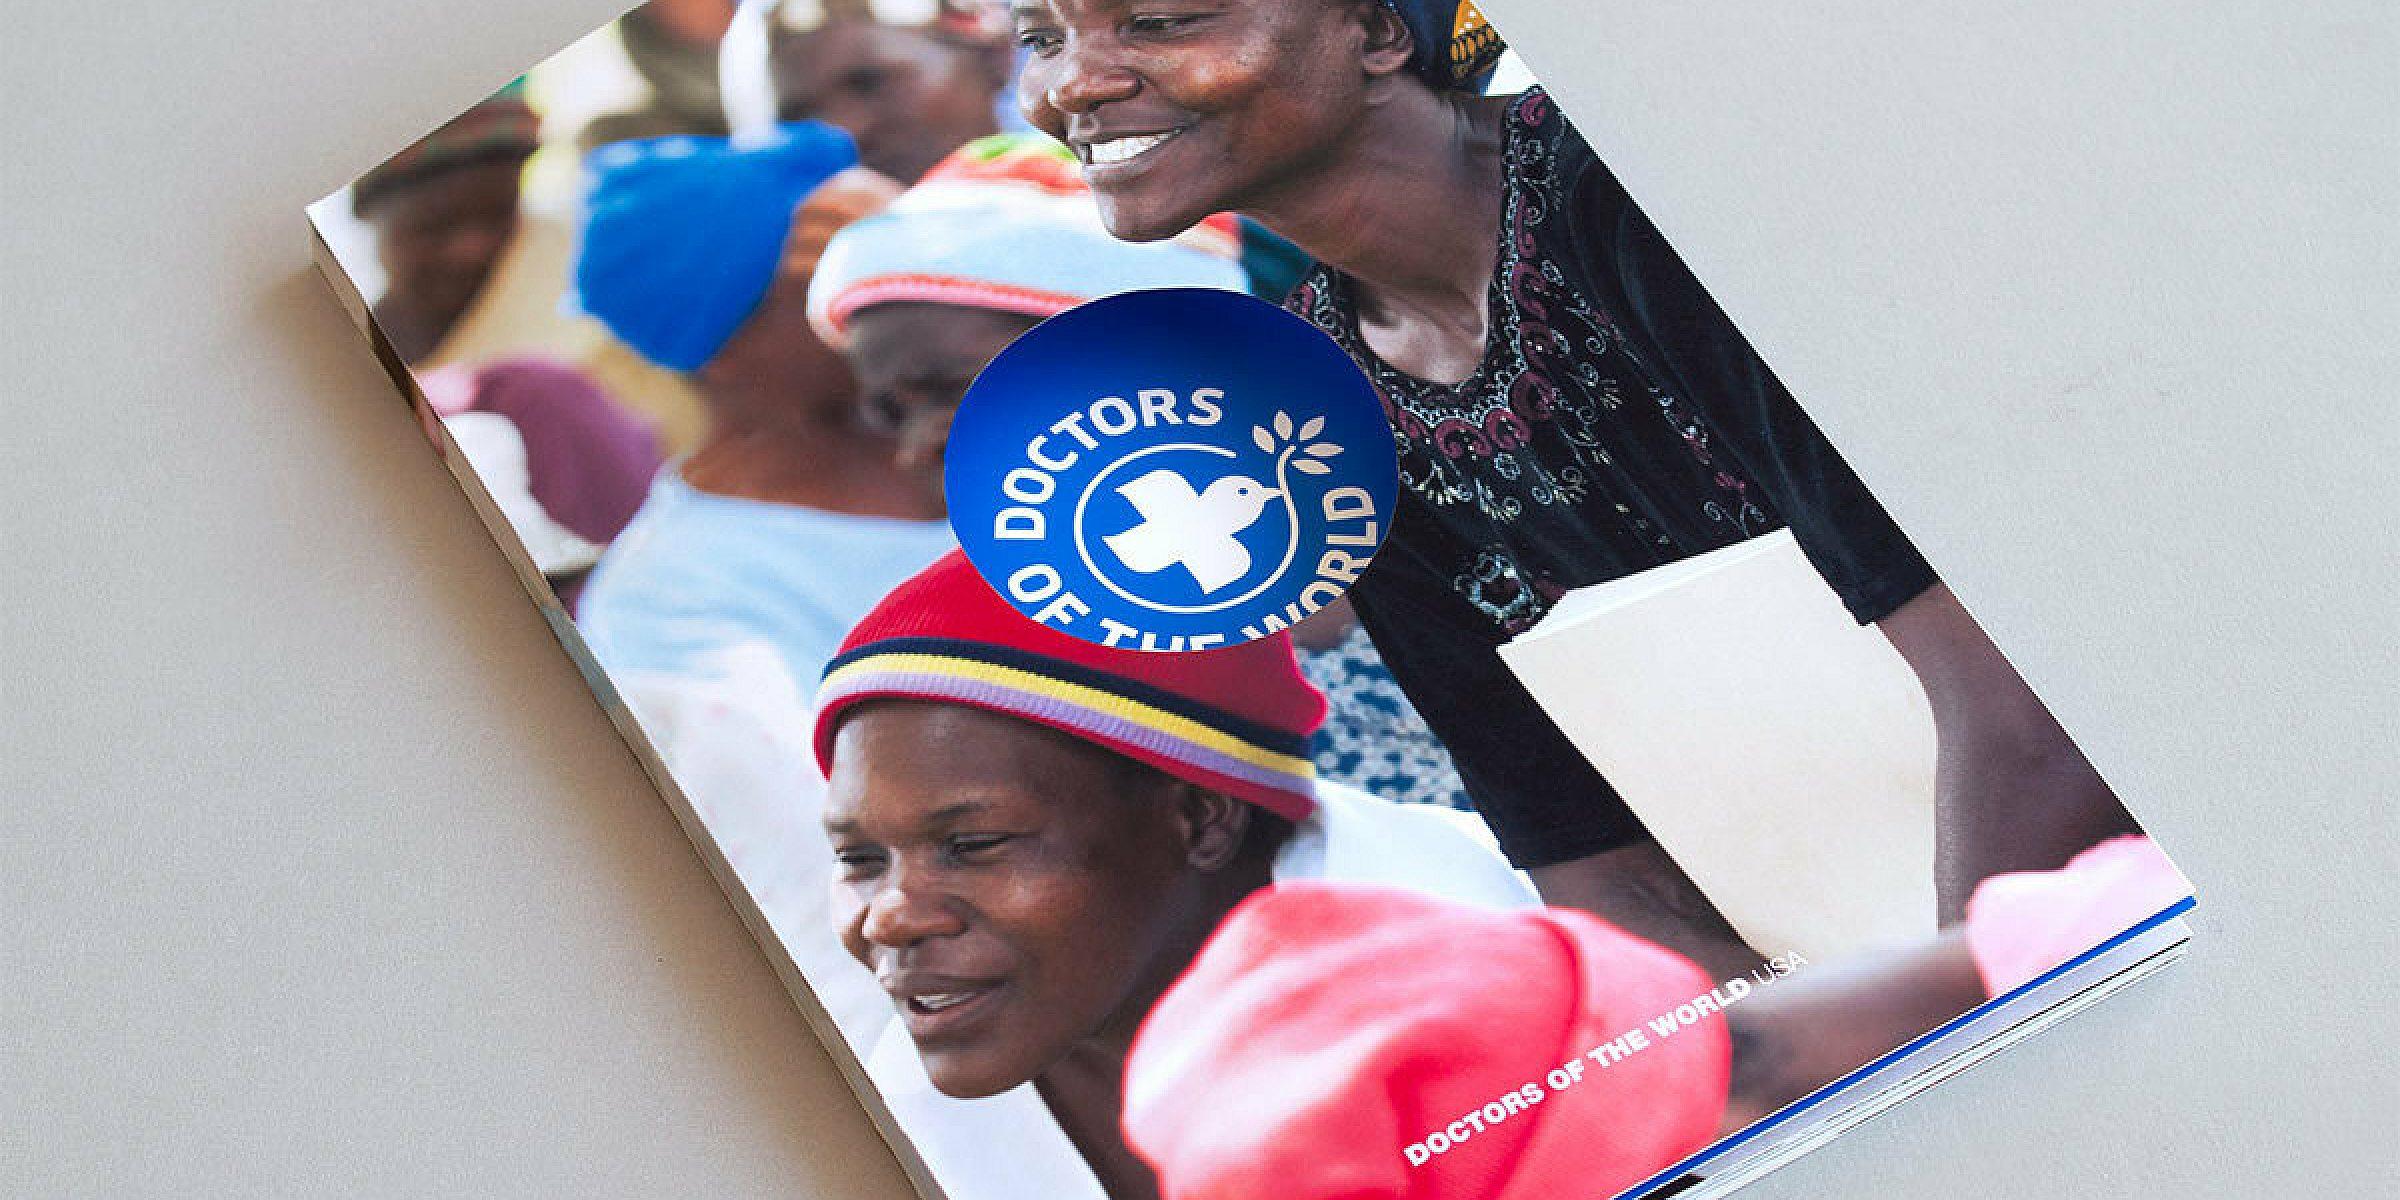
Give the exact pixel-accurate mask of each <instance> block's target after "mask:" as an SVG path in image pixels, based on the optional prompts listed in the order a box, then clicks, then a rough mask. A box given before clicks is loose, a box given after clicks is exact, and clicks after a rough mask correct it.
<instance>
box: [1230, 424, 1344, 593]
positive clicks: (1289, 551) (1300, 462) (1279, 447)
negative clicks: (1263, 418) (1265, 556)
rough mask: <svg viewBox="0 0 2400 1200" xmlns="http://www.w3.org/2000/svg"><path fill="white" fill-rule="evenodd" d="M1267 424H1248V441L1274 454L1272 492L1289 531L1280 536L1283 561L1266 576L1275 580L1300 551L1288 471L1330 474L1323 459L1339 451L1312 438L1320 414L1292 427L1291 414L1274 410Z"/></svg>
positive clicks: (1318, 427) (1320, 429)
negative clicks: (1270, 426)
mask: <svg viewBox="0 0 2400 1200" xmlns="http://www.w3.org/2000/svg"><path fill="white" fill-rule="evenodd" d="M1270 424H1272V425H1273V426H1274V428H1273V430H1272V431H1270V430H1269V429H1268V427H1267V426H1266V425H1253V426H1251V427H1250V440H1251V441H1252V442H1255V443H1257V445H1258V448H1259V449H1260V450H1263V451H1265V452H1267V453H1269V454H1272V455H1274V456H1275V493H1276V495H1277V496H1278V497H1279V498H1280V499H1281V500H1282V501H1283V515H1284V527H1285V528H1286V529H1288V530H1290V535H1289V536H1288V537H1286V538H1285V539H1284V548H1283V561H1282V562H1281V563H1279V564H1277V566H1276V568H1275V573H1274V574H1273V575H1271V576H1269V577H1268V578H1270V579H1276V578H1281V577H1282V575H1283V572H1284V571H1285V570H1286V569H1287V568H1289V567H1290V566H1291V565H1292V559H1293V558H1295V557H1297V556H1298V555H1299V553H1300V509H1299V507H1298V506H1297V505H1295V504H1294V503H1293V502H1292V481H1291V472H1293V471H1298V472H1300V473H1301V474H1303V475H1330V474H1332V473H1333V468H1332V467H1330V466H1328V465H1326V464H1325V462H1324V460H1325V459H1328V458H1332V457H1333V456H1335V455H1337V454H1340V453H1341V452H1342V448H1341V447H1340V446H1338V445H1336V444H1334V443H1332V442H1320V441H1315V440H1313V439H1315V438H1316V436H1317V435H1318V434H1320V433H1323V432H1325V418H1323V417H1310V418H1309V419H1308V420H1307V421H1306V422H1303V423H1301V424H1300V425H1299V426H1298V428H1294V427H1293V423H1292V414H1290V413H1287V412H1283V411H1280V410H1278V411H1277V412H1276V413H1275V416H1274V418H1273V420H1272V421H1271V422H1270Z"/></svg>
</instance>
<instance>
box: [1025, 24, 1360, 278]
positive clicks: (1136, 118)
mask: <svg viewBox="0 0 2400 1200" xmlns="http://www.w3.org/2000/svg"><path fill="white" fill-rule="evenodd" d="M1380 11H1381V10H1379V9H1377V8H1375V7H1374V5H1373V4H1372V3H1371V0H1016V3H1015V7H1014V9H1013V15H1014V19H1015V25H1016V35H1017V41H1018V45H1019V46H1020V48H1021V50H1022V52H1023V54H1024V56H1025V59H1024V65H1023V67H1022V68H1021V71H1020V74H1019V76H1018V80H1017V89H1018V96H1019V102H1020V103H1021V104H1022V106H1023V108H1024V112H1025V117H1026V119H1027V120H1029V121H1031V122H1032V123H1033V124H1034V125H1035V126H1036V127H1038V128H1040V129H1041V130H1043V131H1044V132H1046V133H1048V134H1049V135H1050V136H1052V137H1055V138H1057V139H1059V140H1060V141H1063V142H1065V143H1066V144H1067V145H1068V146H1070V147H1072V148H1073V149H1074V151H1075V156H1076V158H1077V159H1079V160H1081V161H1082V163H1083V164H1084V178H1085V179H1086V180H1088V181H1089V182H1090V184H1091V188H1092V194H1093V196H1094V198H1095V199H1096V200H1097V201H1098V202H1099V206H1100V215H1101V219H1102V220H1103V221H1105V222H1106V223H1107V225H1108V228H1109V231H1110V232H1112V233H1114V234H1116V235H1117V236H1118V237H1120V238H1124V239H1127V240H1129V241H1141V242H1146V241H1154V240H1157V239H1159V238H1164V237H1172V236H1173V235H1175V234H1177V233H1180V232H1182V231H1183V230H1185V229H1188V228H1190V227H1191V226H1192V225H1193V224H1194V223H1196V222H1198V221H1199V220H1200V219H1202V218H1203V217H1206V216H1208V215H1210V214H1211V213H1217V212H1227V211H1233V212H1245V211H1247V212H1255V211H1257V209H1258V208H1259V207H1260V206H1261V205H1262V204H1271V203H1272V201H1273V199H1274V197H1275V195H1276V194H1277V192H1278V190H1279V189H1281V188H1284V187H1288V186H1290V181H1291V180H1292V178H1293V177H1294V176H1295V175H1296V174H1298V173H1301V172H1304V171H1306V170H1308V169H1310V168H1313V167H1318V166H1321V165H1322V164H1323V163H1324V162H1326V161H1327V160H1328V159H1329V158H1330V157H1331V155H1330V154H1329V153H1328V149H1327V148H1328V146H1329V145H1330V144H1331V143H1333V142H1334V141H1335V140H1336V139H1338V138H1339V137H1340V136H1341V135H1342V133H1343V131H1344V130H1346V129H1348V128H1349V127H1351V125H1352V124H1353V123H1354V120H1353V119H1354V116H1355V114H1356V113H1357V112H1358V110H1359V106H1360V104H1361V102H1362V97H1363V94H1364V89H1365V87H1366V85H1367V83H1368V81H1369V78H1370V71H1369V63H1370V58H1371V57H1372V54H1373V52H1371V51H1370V43H1371V42H1373V41H1374V40H1375V39H1373V38H1372V37H1371V36H1370V26H1371V25H1374V24H1378V23H1380V18H1377V17H1376V16H1375V15H1374V14H1376V13H1378V12H1380ZM1399 61H1401V62H1403V63H1404V62H1405V61H1406V45H1405V42H1403V44H1402V47H1401V50H1400V60H1399Z"/></svg>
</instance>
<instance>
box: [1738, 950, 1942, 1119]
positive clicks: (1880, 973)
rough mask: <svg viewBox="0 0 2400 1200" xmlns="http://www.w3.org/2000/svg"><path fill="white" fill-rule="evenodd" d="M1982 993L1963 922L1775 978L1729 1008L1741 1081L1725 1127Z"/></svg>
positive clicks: (1799, 1093) (1887, 1048) (1875, 1054)
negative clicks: (1896, 946) (1894, 946)
mask: <svg viewBox="0 0 2400 1200" xmlns="http://www.w3.org/2000/svg"><path fill="white" fill-rule="evenodd" d="M1983 999H1984V994H1983V981H1982V979H1981V978H1980V977H1979V976H1978V975H1977V974H1976V971H1975V962H1974V959H1973V958H1972V957H1970V956H1969V954H1968V953H1967V939H1966V935H1965V934H1964V933H1963V932H1961V931H1958V930H1952V931H1950V932H1949V933H1945V934H1943V935H1941V936H1940V937H1938V938H1936V939H1934V940H1933V941H1931V942H1929V943H1926V944H1925V945H1922V946H1918V947H1914V948H1911V949H1908V950H1904V951H1899V952H1896V953H1887V954H1876V955H1871V956H1869V957H1867V958H1866V959H1865V960H1863V961H1857V962H1847V963H1842V964H1838V965H1835V966H1830V967H1823V968H1811V969H1810V970H1809V971H1808V972H1806V973H1803V974H1799V975H1793V976H1789V977H1787V978H1784V979H1781V980H1778V981H1777V982H1775V983H1772V984H1769V985H1767V986H1766V987H1764V988H1762V989H1760V990H1759V991H1758V992H1757V993H1755V994H1754V995H1752V996H1751V997H1750V998H1749V999H1747V1000H1744V1001H1743V1002H1742V1003H1741V1004H1740V1005H1739V1006H1738V1007H1735V1008H1732V1009H1729V1010H1727V1012H1726V1025H1727V1031H1728V1032H1729V1033H1730V1034H1732V1036H1733V1087H1732V1094H1731V1096H1730V1097H1729V1098H1728V1099H1727V1101H1726V1105H1725V1118H1724V1121H1723V1123H1722V1124H1721V1125H1720V1126H1719V1127H1718V1128H1719V1131H1720V1132H1721V1133H1732V1132H1734V1131H1736V1130H1739V1129H1743V1128H1746V1127H1748V1126H1749V1125H1750V1124H1751V1123H1752V1122H1755V1121H1757V1120H1759V1119H1760V1118H1762V1117H1765V1116H1768V1115H1770V1114H1772V1113H1774V1112H1775V1110H1777V1109H1779V1108H1782V1107H1783V1106H1785V1105H1787V1104H1790V1103H1792V1102H1793V1101H1795V1100H1798V1099H1800V1098H1801V1097H1803V1096H1806V1095H1807V1094H1809V1093H1810V1092H1813V1091H1815V1090H1816V1089H1818V1088H1820V1087H1823V1086H1825V1085H1826V1084H1828V1083H1831V1082H1833V1081H1834V1080H1836V1079H1839V1078H1841V1077H1842V1076H1844V1075H1847V1074H1849V1073H1850V1072H1851V1071H1854V1070H1856V1069H1858V1068H1859V1067H1861V1066H1864V1065H1865V1064H1867V1063H1870V1062H1873V1061H1874V1060H1875V1059H1877V1058H1879V1057H1881V1056H1883V1055H1885V1054H1888V1053H1890V1052H1891V1051H1892V1050H1894V1049H1897V1048H1898V1047H1900V1046H1901V1045H1903V1044H1905V1043H1906V1042H1908V1040H1909V1039H1911V1038H1914V1037H1917V1036H1919V1035H1921V1034H1924V1033H1926V1032H1928V1031H1930V1030H1932V1029H1933V1028H1934V1027H1935V1026H1938V1025H1940V1024H1941V1023H1942V1022H1944V1021H1947V1020H1949V1019H1951V1018H1952V1017H1955V1016H1957V1015H1959V1014H1960V1013H1963V1012H1965V1011H1967V1010H1968V1009H1970V1008H1973V1007H1975V1006H1976V1005H1977V1004H1980V1003H1982V1002H1983Z"/></svg>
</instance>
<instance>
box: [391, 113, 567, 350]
mask: <svg viewBox="0 0 2400 1200" xmlns="http://www.w3.org/2000/svg"><path fill="white" fill-rule="evenodd" d="M540 147H541V122H540V121H539V119H537V118H536V117H535V116H534V113H533V109H532V107H531V106H530V105H528V104H526V102H525V84H524V81H523V80H521V79H520V80H517V81H514V82H512V83H510V84H509V85H508V86H507V87H504V88H502V89H500V90H499V91H497V92H494V93H493V94H492V95H491V96H489V97H487V98H486V99H484V100H483V101H482V102H481V103H479V104H477V105H475V106H474V107H473V108H470V109H468V110H467V111H466V112H464V113H461V114H460V115H459V116H458V117H457V118H456V119H454V120H452V121H451V122H450V123H449V124H447V125H444V126H442V127H441V128H440V129H437V130H435V131H433V132H432V133H431V134H428V135H426V137H425V138H424V139H423V140H421V141H419V142H417V143H416V144H415V145H413V146H410V147H409V148H408V149H406V150H403V151H401V152H400V153H398V154H395V155H393V156H392V157H391V158H389V159H387V160H385V161H384V163H383V164H382V165H381V166H378V167H376V168H375V169H374V170H372V171H369V172H367V173H366V174H365V175H362V176H360V177H359V179H358V182H357V183H355V184H353V185H351V191H350V207H351V210H352V211H353V212H355V213H357V214H358V216H359V218H360V219H361V220H363V221H365V222H367V223H368V225H369V226H370V227H371V228H372V229H373V231H374V236H375V249H376V258H377V261H378V262H380V263H381V264H382V266H383V271H384V278H385V284H384V289H383V294H382V295H381V296H380V297H378V298H376V300H375V301H374V304H373V309H374V313H375V324H376V326H377V327H378V328H380V329H381V330H382V331H383V335H384V337H385V338H386V339H388V340H389V341H390V342H391V345H392V349H393V351H394V352H395V353H397V354H399V356H400V360H401V361H402V362H404V363H407V364H409V365H410V366H416V365H417V364H419V363H422V362H425V361H426V360H427V359H429V358H431V357H432V356H433V353H434V351H435V350H436V349H437V348H438V347H440V346H441V344H442V342H443V340H444V339H446V338H447V337H449V336H450V333H451V331H452V330H453V329H455V328H456V327H457V325H458V323H459V321H460V319H461V318H463V317H464V316H466V313H467V308H468V306H469V305H471V304H473V303H474V302H475V298H476V297H477V296H479V295H481V294H482V292H483V289H484V285H485V284H486V283H488V282H489V281H490V280H491V277H492V272H493V269H494V268H496V267H497V266H498V265H499V262H500V256H501V254H502V252H504V251H505V250H507V248H508V245H509V242H510V240H511V239H512V238H514V237H515V236H516V232H517V181H518V177H519V176H520V175H521V174H522V173H523V172H524V169H525V160H526V159H529V158H531V157H533V152H534V151H535V150H537V149H539V148H540Z"/></svg>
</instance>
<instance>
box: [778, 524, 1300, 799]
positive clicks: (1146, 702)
mask: <svg viewBox="0 0 2400 1200" xmlns="http://www.w3.org/2000/svg"><path fill="white" fill-rule="evenodd" d="M878 698H898V699H913V700H929V701H935V702H940V703H951V704H961V705H966V706H968V707H971V708H980V709H984V710H986V711H990V712H996V713H1002V714H1005V715H1008V716H1012V717H1016V718H1019V719H1021V720H1025V721H1031V722H1033V723H1034V724H1037V725H1043V726H1047V727H1048V728H1051V729H1055V730H1058V731H1060V732H1062V733H1065V734H1068V735H1070V736H1073V737H1077V738H1081V739H1083V740H1084V741H1087V742H1091V743H1093V744H1094V745H1097V746H1100V747H1102V748H1104V749H1107V750H1110V751H1113V752H1115V753H1118V754H1122V755H1124V756H1125V757H1127V758H1130V759H1133V760H1134V761H1136V762H1140V763H1144V764H1146V765H1148V766H1151V767H1153V768H1156V769H1157V770H1160V771H1163V772H1165V773H1167V774H1168V775H1171V776H1174V777H1175V778H1178V779H1182V780H1186V781H1188V782H1191V783H1195V784H1198V785H1200V786H1202V787H1205V788H1208V789H1210V790H1212V791H1218V792H1222V793H1224V794H1226V795H1229V796H1233V797H1236V798H1238V799H1241V800H1246V801H1249V802H1250V803H1252V804H1256V805H1258V806H1259V807H1261V808H1264V809H1266V810H1268V811H1270V812H1273V813H1277V814H1279V815H1282V816H1284V817H1288V818H1291V819H1293V820H1299V819H1301V818H1304V817H1306V816H1307V815H1308V814H1309V812H1310V811H1311V810H1313V809H1314V808H1315V806H1316V793H1315V770H1314V768H1313V767H1312V766H1311V764H1310V762H1309V757H1308V739H1309V735H1310V734H1312V733H1314V732H1315V731H1316V728H1317V726H1318V725H1319V724H1321V723H1322V722H1323V720H1324V716H1325V700H1324V697H1323V696H1322V695H1320V694H1318V692H1317V691H1316V689H1315V688H1313V687H1310V686H1309V684H1308V682H1307V681H1306V680H1305V679H1303V678H1301V676H1300V670H1299V667H1298V665H1297V664H1296V663H1295V662H1294V660H1293V657H1292V648H1291V643H1290V640H1289V639H1288V638H1287V637H1283V636H1280V635H1279V636H1277V637H1274V638H1267V639H1261V640H1258V641H1253V642H1246V643H1243V644H1242V645H1239V646H1227V647H1222V648H1219V649H1214V650H1203V651H1195V652H1186V653H1155V652H1146V651H1140V650H1121V649H1112V648H1109V647H1104V646H1097V645H1094V644H1092V643H1089V642H1086V641H1083V640H1082V639H1080V638H1075V637H1071V636H1069V635H1067V634H1065V633H1061V632H1059V631H1058V630H1055V629H1051V628H1049V627H1047V626H1044V625H1039V624H1036V623H1035V622H1034V621H1032V620H1030V619H1029V618H1027V617H1025V616H1024V615H1023V614H1020V613H1018V612H1017V611H1016V610H1015V609H1013V608H1011V607H1009V606H1008V604H1007V603H1006V602H1005V601H1003V600H1001V598H1000V597H999V596H998V595H997V594H996V593H994V592H993V591H992V589H991V588H990V586H988V585H987V584H985V583H984V581H983V579H982V578H981V577H980V576H978V575H977V574H976V573H975V568H974V567H973V566H972V565H970V564H969V563H968V562H967V560H966V557H965V556H964V555H963V554H960V553H958V552H956V551H952V552H951V553H950V554H948V555H945V556H944V557H943V558H942V559H941V560H940V561H938V562H936V563H935V564H934V565H932V566H931V567H928V568H926V569H925V570H924V571H923V572H921V573H919V574H918V575H917V576H916V577H915V578H913V579H910V580H909V581H908V582H906V583H903V584H901V585H900V586H899V587H898V588H896V589H894V590H893V592H892V594H891V595H889V596H887V597H885V598H884V600H883V602H882V603H881V604H879V605H877V606H876V608H875V610H874V611H873V612H871V613H869V614H867V617H866V619H865V620H863V621H861V622H859V625H858V627H857V628H856V629H854V630H852V631H851V634H850V636H849V638H848V639H847V640H846V641H845V642H844V643H843V645H842V650H841V653H840V654H838V655H836V656H835V658H834V659H833V661H832V663H831V664H829V665H828V666H827V667H826V670H825V681H824V684H823V686H822V687H821V688H820V689H819V690H818V693H817V727H816V751H817V762H818V765H819V766H821V767H823V768H824V769H825V771H826V772H827V773H828V774H831V773H832V770H833V743H834V735H835V733H836V732H837V731H838V730H839V728H840V725H841V721H842V718H843V716H844V715H845V714H846V713H847V712H848V711H849V710H850V709H851V708H852V707H854V706H856V705H858V704H860V703H863V702H865V701H868V700H873V699H878Z"/></svg>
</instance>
